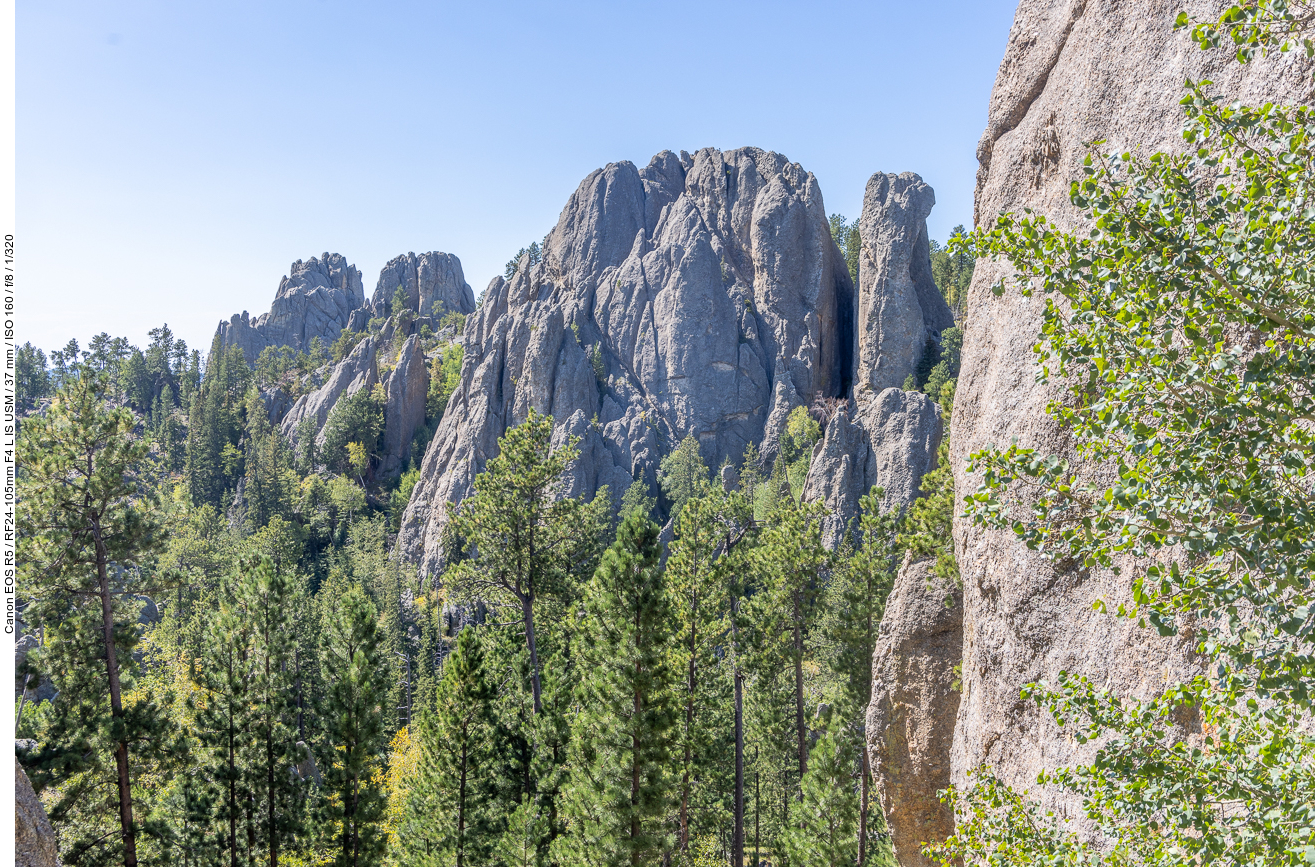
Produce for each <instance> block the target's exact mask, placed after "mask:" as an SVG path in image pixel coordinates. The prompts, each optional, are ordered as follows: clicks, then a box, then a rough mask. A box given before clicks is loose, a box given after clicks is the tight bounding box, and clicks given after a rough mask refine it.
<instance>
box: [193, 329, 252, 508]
mask: <svg viewBox="0 0 1315 867" xmlns="http://www.w3.org/2000/svg"><path fill="white" fill-rule="evenodd" d="M205 374H206V375H205V379H204V380H203V381H202V383H201V386H200V392H199V393H198V394H197V395H196V397H195V399H193V401H192V407H191V413H190V416H189V422H188V425H187V462H186V467H185V470H184V474H185V477H186V480H187V490H188V494H189V495H190V497H191V500H192V503H193V504H194V505H197V506H199V505H202V504H203V503H209V504H211V505H212V506H214V507H216V508H219V509H222V508H225V507H227V505H228V504H227V503H226V502H224V498H225V494H226V493H228V492H229V491H230V490H231V489H232V486H233V485H235V484H236V483H237V478H236V476H234V475H230V470H232V469H233V468H232V467H229V466H226V465H225V462H224V451H225V448H228V449H229V450H235V449H237V446H238V443H239V441H240V438H241V434H242V415H243V410H244V399H245V397H246V393H247V384H248V381H249V380H250V377H251V371H250V369H249V368H248V367H247V362H246V357H245V356H244V355H243V354H242V349H241V347H238V346H230V347H228V348H227V349H225V348H224V345H223V343H221V342H220V340H219V338H218V337H215V340H214V343H213V344H212V345H211V348H210V358H209V361H208V363H207V364H206V371H205Z"/></svg>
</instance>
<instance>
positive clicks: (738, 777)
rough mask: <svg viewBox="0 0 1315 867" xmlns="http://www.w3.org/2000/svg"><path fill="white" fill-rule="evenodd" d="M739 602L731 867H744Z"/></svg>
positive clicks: (735, 609) (734, 644)
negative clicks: (733, 824) (733, 827)
mask: <svg viewBox="0 0 1315 867" xmlns="http://www.w3.org/2000/svg"><path fill="white" fill-rule="evenodd" d="M739 610H740V606H739V602H738V600H737V601H734V602H732V603H731V653H732V654H733V655H734V656H733V659H734V663H733V668H732V670H731V674H732V678H733V680H734V682H735V831H734V833H733V834H732V837H731V867H744V679H743V677H742V676H741V674H740V657H739V645H738V639H739V632H738V630H737V628H736V622H735V621H736V618H737V617H738V616H739Z"/></svg>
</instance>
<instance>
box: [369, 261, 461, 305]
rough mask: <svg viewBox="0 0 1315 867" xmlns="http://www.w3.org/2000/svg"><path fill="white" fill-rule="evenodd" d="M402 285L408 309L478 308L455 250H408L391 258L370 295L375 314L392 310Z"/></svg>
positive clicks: (380, 273)
mask: <svg viewBox="0 0 1315 867" xmlns="http://www.w3.org/2000/svg"><path fill="white" fill-rule="evenodd" d="M399 287H400V288H401V289H402V290H403V291H405V292H406V298H407V306H408V309H410V310H411V311H413V312H415V313H416V314H418V315H420V316H442V315H443V314H444V313H452V312H455V313H463V314H466V313H471V312H473V311H474V310H475V293H474V292H472V291H471V289H470V284H469V283H467V282H466V277H465V275H464V274H463V273H462V271H461V260H460V259H458V258H457V257H456V256H453V255H452V254H451V253H439V252H436V251H435V252H431V253H421V254H420V255H419V256H417V255H416V254H415V253H407V254H406V255H405V256H398V257H397V258H395V259H392V260H390V261H389V263H388V264H387V265H385V266H384V267H383V270H382V271H380V272H379V282H378V284H376V286H375V289H374V295H372V296H371V297H370V307H371V308H373V310H374V315H376V316H386V315H387V314H388V313H389V312H390V310H391V307H392V303H393V295H394V294H396V292H397V290H398V288H399Z"/></svg>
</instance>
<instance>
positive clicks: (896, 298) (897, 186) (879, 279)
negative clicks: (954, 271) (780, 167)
mask: <svg viewBox="0 0 1315 867" xmlns="http://www.w3.org/2000/svg"><path fill="white" fill-rule="evenodd" d="M935 204H936V194H935V193H934V192H933V191H932V188H931V187H929V186H927V184H926V183H924V182H923V180H922V178H920V177H918V176H917V175H915V174H913V173H912V172H906V173H904V174H900V175H887V174H882V173H880V172H878V173H877V174H875V175H873V176H872V177H871V178H870V179H869V180H868V186H867V190H866V191H864V194H863V214H862V216H861V217H860V218H859V221H858V230H859V236H860V238H861V239H862V251H861V253H860V255H859V265H858V285H859V290H858V309H857V311H856V312H857V322H856V328H855V334H854V341H855V343H854V354H855V358H856V359H857V370H856V372H855V376H854V382H855V389H856V390H857V391H860V392H861V391H865V390H871V391H873V392H880V391H883V390H884V389H887V388H899V387H900V386H901V385H903V384H904V380H905V379H906V378H907V377H908V376H909V375H910V374H912V373H914V371H915V370H916V369H917V367H918V362H919V361H920V360H921V359H922V356H923V353H925V352H926V351H927V343H928V341H933V340H939V339H940V334H941V332H942V331H943V330H945V329H946V328H949V327H950V326H951V325H953V324H954V316H953V314H951V313H950V308H949V305H947V304H946V303H945V299H944V298H943V297H942V296H941V293H940V290H939V289H937V288H936V282H935V281H934V280H933V279H932V276H931V247H930V243H929V241H928V238H927V215H928V214H930V213H931V209H932V207H933V206H934V205H935Z"/></svg>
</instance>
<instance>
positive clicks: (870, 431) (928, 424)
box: [804, 388, 941, 545]
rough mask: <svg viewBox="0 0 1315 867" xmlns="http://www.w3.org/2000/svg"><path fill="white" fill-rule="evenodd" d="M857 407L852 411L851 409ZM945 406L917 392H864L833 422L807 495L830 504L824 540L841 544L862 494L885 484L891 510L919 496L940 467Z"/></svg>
mask: <svg viewBox="0 0 1315 867" xmlns="http://www.w3.org/2000/svg"><path fill="white" fill-rule="evenodd" d="M851 407H852V412H851ZM940 445H941V418H940V410H939V409H938V408H937V406H936V404H934V403H933V402H932V400H931V398H929V397H927V396H926V395H925V394H923V393H921V392H917V391H902V390H901V389H898V388H887V389H886V390H884V391H882V392H881V393H880V394H876V395H874V394H872V393H871V392H870V391H859V393H858V395H857V396H856V397H855V398H854V399H853V400H852V401H851V402H850V403H849V404H847V405H846V406H845V407H843V408H841V409H840V410H839V411H838V412H837V413H836V415H835V417H834V418H832V419H831V420H830V421H829V422H827V426H826V430H825V432H824V435H823V437H822V442H821V443H819V444H818V447H817V449H816V450H815V451H814V453H813V463H812V465H811V466H810V471H809V474H808V482H807V484H806V486H805V488H804V496H805V497H806V498H807V499H808V500H820V501H821V502H823V503H825V504H826V507H827V510H828V511H829V513H830V514H829V515H828V517H827V518H826V529H825V531H824V538H825V541H826V543H827V544H828V545H835V544H837V543H838V542H839V541H840V539H841V534H842V533H843V532H844V529H845V527H846V526H847V525H848V524H849V521H850V519H851V518H853V517H855V516H856V515H858V513H859V507H858V503H859V498H861V497H863V496H864V495H865V494H867V492H868V491H870V490H872V488H873V487H874V486H880V487H881V488H882V490H883V491H884V492H885V496H884V498H883V500H882V504H883V507H884V508H886V509H896V508H899V507H900V506H903V505H907V504H908V503H911V502H913V501H914V500H915V499H917V497H918V495H919V486H920V485H921V483H922V477H923V476H924V475H925V474H926V473H928V472H930V471H931V470H932V469H934V468H935V464H936V450H937V449H939V448H940Z"/></svg>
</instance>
